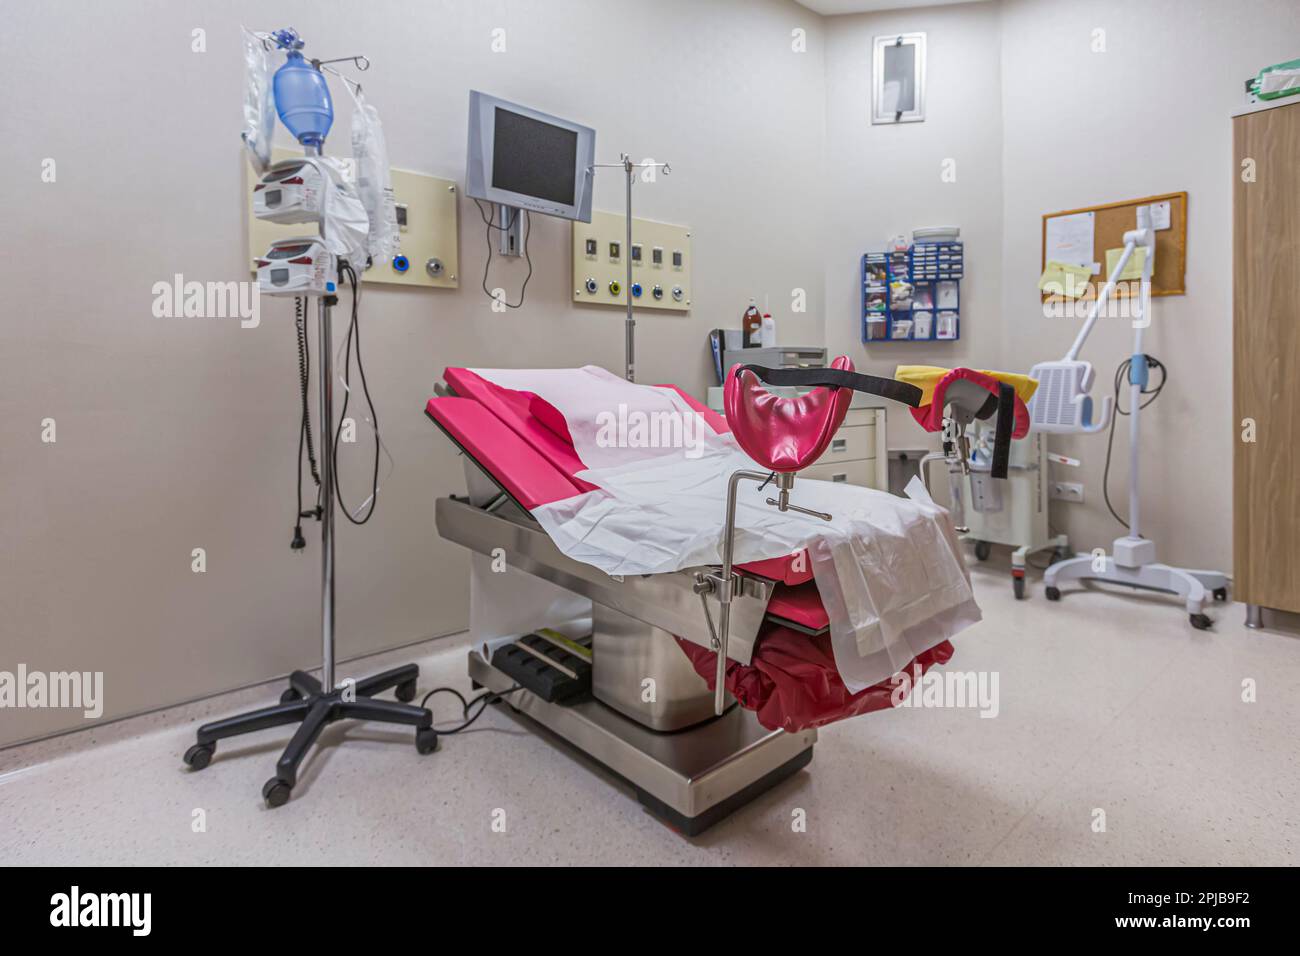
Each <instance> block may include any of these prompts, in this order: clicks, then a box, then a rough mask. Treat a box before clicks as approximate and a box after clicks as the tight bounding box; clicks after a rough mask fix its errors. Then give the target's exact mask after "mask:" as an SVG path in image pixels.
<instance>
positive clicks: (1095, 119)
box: [999, 0, 1300, 571]
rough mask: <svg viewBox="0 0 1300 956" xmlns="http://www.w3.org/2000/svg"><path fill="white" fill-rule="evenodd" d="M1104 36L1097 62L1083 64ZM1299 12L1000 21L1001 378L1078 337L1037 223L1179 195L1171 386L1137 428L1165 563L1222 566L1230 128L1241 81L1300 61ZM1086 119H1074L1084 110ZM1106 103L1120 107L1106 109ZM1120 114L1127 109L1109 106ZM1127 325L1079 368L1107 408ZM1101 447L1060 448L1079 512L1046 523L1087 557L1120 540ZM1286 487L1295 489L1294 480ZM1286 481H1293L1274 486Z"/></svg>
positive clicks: (1121, 475)
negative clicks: (1046, 296) (1180, 251)
mask: <svg viewBox="0 0 1300 956" xmlns="http://www.w3.org/2000/svg"><path fill="white" fill-rule="evenodd" d="M1099 28H1100V29H1103V30H1105V47H1106V49H1105V52H1104V53H1093V52H1091V49H1090V46H1091V39H1092V32H1093V30H1095V29H1099ZM1297 38H1300V4H1297V3H1295V2H1294V0H1249V2H1241V3H1225V2H1222V0H1143V2H1141V3H1134V2H1132V0H1090V2H1088V3H1044V2H1041V0H1008V2H1006V3H1004V4H1003V7H1002V78H1003V84H1002V123H1003V136H1004V141H1003V161H1004V182H1005V187H1004V190H1003V216H1002V218H1003V236H1004V239H1003V252H1002V261H1003V284H1002V291H1003V299H1002V302H1003V314H1002V321H1001V322H1000V323H999V327H1000V329H1001V332H1002V336H1003V348H1002V354H1003V361H1004V362H1006V363H1007V365H1008V366H1009V367H1011V368H1015V369H1019V370H1026V371H1027V370H1028V367H1029V366H1030V365H1032V364H1033V363H1034V362H1036V361H1039V360H1041V359H1044V358H1057V357H1060V356H1061V355H1063V354H1064V353H1065V351H1066V349H1067V348H1068V347H1069V344H1070V342H1071V340H1072V339H1073V337H1074V335H1075V333H1076V332H1077V323H1075V322H1064V321H1061V320H1049V319H1045V318H1043V317H1042V310H1041V307H1040V305H1039V299H1038V294H1037V288H1036V284H1035V283H1036V280H1037V277H1038V274H1039V270H1040V268H1041V259H1040V256H1041V245H1042V243H1041V216H1042V214H1043V213H1045V212H1053V211H1056V210H1061V209H1074V208H1078V207H1080V206H1085V205H1090V204H1094V203H1104V202H1110V201H1115V200H1122V199H1134V198H1139V197H1142V196H1149V195H1152V194H1155V193H1166V192H1174V191H1178V190H1186V191H1187V193H1188V219H1189V221H1188V226H1187V243H1188V253H1187V294H1186V295H1184V296H1168V297H1162V298H1158V299H1156V300H1155V303H1154V307H1153V310H1152V311H1153V318H1152V326H1151V328H1149V329H1148V330H1147V332H1146V335H1145V342H1144V343H1143V349H1144V351H1146V352H1148V353H1149V354H1151V355H1154V356H1156V357H1157V358H1159V359H1160V360H1161V361H1163V362H1164V363H1166V364H1167V365H1168V366H1169V370H1170V380H1169V386H1168V387H1167V388H1166V389H1165V390H1164V393H1163V394H1162V395H1161V397H1160V399H1159V401H1158V402H1156V404H1155V405H1153V406H1152V407H1151V408H1150V409H1148V410H1147V411H1146V412H1144V413H1143V417H1142V425H1143V431H1144V435H1145V440H1144V442H1143V449H1142V472H1141V494H1142V524H1143V533H1144V534H1145V535H1146V536H1147V537H1150V538H1154V539H1155V541H1156V545H1157V552H1158V559H1159V560H1162V561H1165V562H1168V563H1170V564H1181V565H1184V566H1190V567H1193V568H1214V569H1220V570H1224V571H1231V565H1232V535H1231V530H1232V502H1231V494H1232V445H1231V442H1232V441H1233V439H1234V435H1235V430H1234V427H1233V423H1232V347H1231V341H1232V339H1231V336H1232V300H1231V295H1232V279H1231V275H1232V177H1233V176H1234V175H1236V171H1235V170H1234V169H1233V161H1232V128H1231V120H1230V118H1229V117H1230V114H1231V112H1232V111H1233V110H1234V109H1236V108H1238V107H1239V106H1240V105H1241V104H1242V102H1243V92H1242V82H1243V81H1244V80H1245V79H1246V78H1247V77H1249V76H1253V75H1254V74H1255V72H1256V71H1257V70H1258V69H1259V68H1260V67H1261V66H1264V65H1266V64H1268V63H1276V62H1279V61H1281V60H1285V59H1289V58H1292V57H1294V56H1295V55H1296V41H1297ZM1076 104H1078V105H1076ZM1108 104H1117V105H1115V106H1110V105H1108ZM1118 104H1123V105H1118ZM1132 335H1133V330H1132V327H1131V323H1130V322H1129V321H1127V320H1125V319H1120V318H1116V319H1109V320H1103V321H1100V322H1098V324H1097V327H1096V329H1095V330H1094V332H1093V334H1092V336H1091V337H1090V339H1089V341H1088V344H1087V346H1086V348H1085V350H1084V352H1083V354H1082V356H1081V357H1082V358H1085V359H1087V360H1089V361H1091V362H1092V363H1093V364H1094V365H1095V366H1096V368H1097V380H1098V383H1099V391H1095V392H1094V394H1095V395H1101V394H1107V393H1109V391H1110V389H1111V379H1112V376H1113V373H1114V369H1115V366H1116V365H1117V364H1118V363H1119V362H1120V361H1121V360H1122V359H1123V358H1124V357H1125V356H1127V355H1128V354H1129V352H1130V351H1131V350H1132ZM1127 427H1128V420H1127V419H1121V422H1120V425H1119V426H1118V427H1117V434H1116V436H1115V452H1116V456H1115V457H1116V460H1115V462H1114V463H1113V464H1112V473H1111V488H1112V489H1113V491H1112V495H1111V500H1112V502H1114V503H1115V505H1116V510H1118V511H1119V512H1120V514H1121V515H1125V514H1127V510H1128V504H1127V481H1128V478H1127V475H1128V469H1127V453H1128V452H1127V449H1128V442H1127ZM1105 444H1106V443H1105V436H1098V435H1093V436H1082V437H1076V438H1064V439H1056V440H1054V441H1053V447H1054V448H1057V449H1059V450H1060V451H1063V452H1064V453H1066V454H1068V455H1073V456H1075V457H1078V458H1081V459H1082V460H1083V462H1084V464H1083V467H1082V468H1081V469H1072V468H1061V467H1059V466H1053V474H1055V475H1060V476H1062V477H1068V478H1069V479H1070V480H1082V481H1083V482H1084V483H1085V486H1086V488H1085V494H1086V499H1085V503H1084V504H1083V505H1076V504H1059V503H1058V504H1054V505H1053V510H1052V519H1053V522H1054V523H1055V524H1057V525H1058V526H1059V527H1060V528H1061V530H1063V531H1067V532H1068V533H1069V534H1070V537H1071V540H1072V542H1073V543H1074V544H1075V546H1076V547H1079V548H1088V549H1091V548H1095V547H1104V548H1107V549H1109V547H1110V542H1111V540H1112V539H1114V538H1115V537H1116V536H1117V535H1120V534H1122V533H1123V529H1122V527H1121V526H1120V525H1119V524H1118V523H1117V522H1116V521H1115V520H1114V519H1113V518H1111V517H1110V515H1109V514H1108V513H1107V511H1106V506H1105V504H1104V503H1103V501H1102V495H1101V476H1102V468H1103V465H1104V463H1105V455H1106V449H1105ZM1289 477H1290V480H1294V476H1289ZM1284 480H1285V479H1284Z"/></svg>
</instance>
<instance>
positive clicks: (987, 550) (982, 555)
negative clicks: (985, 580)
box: [975, 541, 993, 561]
mask: <svg viewBox="0 0 1300 956" xmlns="http://www.w3.org/2000/svg"><path fill="white" fill-rule="evenodd" d="M992 553H993V545H991V544H989V543H988V542H987V541H976V542H975V557H976V558H978V559H979V560H980V561H987V560H988V559H989V555H990V554H992Z"/></svg>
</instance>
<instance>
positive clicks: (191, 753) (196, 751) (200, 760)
mask: <svg viewBox="0 0 1300 956" xmlns="http://www.w3.org/2000/svg"><path fill="white" fill-rule="evenodd" d="M216 750H217V745H216V744H195V745H194V746H193V747H191V748H190V749H189V750H187V751H185V756H184V757H182V758H181V759H182V760H184V761H185V765H186V766H187V767H189V768H190V769H191V770H202V769H203V768H204V767H206V766H207V765H208V763H209V762H211V760H212V755H213V754H214V753H216Z"/></svg>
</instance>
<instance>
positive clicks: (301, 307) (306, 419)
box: [289, 298, 321, 551]
mask: <svg viewBox="0 0 1300 956" xmlns="http://www.w3.org/2000/svg"><path fill="white" fill-rule="evenodd" d="M293 303H294V328H295V330H296V332H297V336H298V386H299V391H300V392H301V394H302V418H301V421H300V422H299V426H298V508H297V511H296V512H295V518H294V522H293V541H292V542H290V544H289V547H290V548H292V549H293V550H294V551H301V550H302V549H303V548H305V547H307V540H306V539H305V538H304V537H303V536H302V519H303V518H316V519H317V520H319V519H320V516H321V503H320V470H319V469H318V468H317V465H316V443H315V441H314V440H313V439H312V435H311V410H310V403H309V402H308V400H307V383H308V381H309V380H310V379H311V349H310V347H309V345H308V342H307V300H306V299H303V298H295V299H294V300H293ZM304 448H306V450H307V464H308V467H309V468H310V470H311V477H312V480H313V481H314V482H315V483H316V507H315V508H312V509H311V510H309V511H304V510H303V507H302V453H303V449H304Z"/></svg>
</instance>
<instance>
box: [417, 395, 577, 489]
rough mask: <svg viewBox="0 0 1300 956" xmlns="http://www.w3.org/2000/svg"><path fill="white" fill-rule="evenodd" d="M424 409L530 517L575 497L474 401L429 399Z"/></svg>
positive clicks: (527, 446) (558, 475)
mask: <svg viewBox="0 0 1300 956" xmlns="http://www.w3.org/2000/svg"><path fill="white" fill-rule="evenodd" d="M426 409H427V411H428V412H429V414H430V415H431V416H432V417H433V419H434V420H435V421H436V422H437V423H438V424H439V425H441V426H442V427H443V428H445V429H446V430H447V434H449V435H451V437H452V439H453V440H455V442H456V443H457V444H458V445H460V446H461V447H462V448H464V449H465V451H466V452H467V453H468V454H469V455H470V456H471V457H472V458H473V459H474V460H475V461H477V462H479V463H480V464H481V465H482V466H483V467H484V468H486V469H488V470H489V472H490V473H491V474H492V477H493V478H495V479H496V480H497V481H498V482H500V484H501V485H502V486H503V487H504V488H505V489H506V491H508V492H510V494H511V495H513V496H514V499H515V500H516V501H518V502H519V503H520V504H521V505H523V506H524V507H525V508H527V509H528V510H529V511H532V510H533V509H534V508H536V507H538V506H539V505H544V504H549V503H550V502H552V501H562V500H563V499H565V498H572V497H573V496H574V495H575V494H577V493H578V489H576V488H575V487H574V486H573V482H572V481H571V480H570V479H569V478H568V477H566V476H565V475H563V474H561V473H560V472H559V471H557V470H556V468H555V466H554V465H552V464H551V463H550V462H549V461H547V460H546V459H545V458H544V457H543V456H542V455H540V454H538V452H537V450H536V449H535V448H533V447H532V446H531V445H530V444H528V442H526V441H525V440H524V439H522V438H520V437H519V436H518V435H517V434H515V433H514V432H513V431H511V430H510V429H509V428H508V427H507V426H506V424H505V423H504V422H502V421H501V420H500V419H499V418H497V417H496V416H495V415H493V414H492V413H491V412H490V411H488V410H487V409H486V408H485V407H484V406H483V405H481V404H480V403H478V402H476V401H475V400H474V399H472V398H431V399H429V404H428V405H427V406H426Z"/></svg>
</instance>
